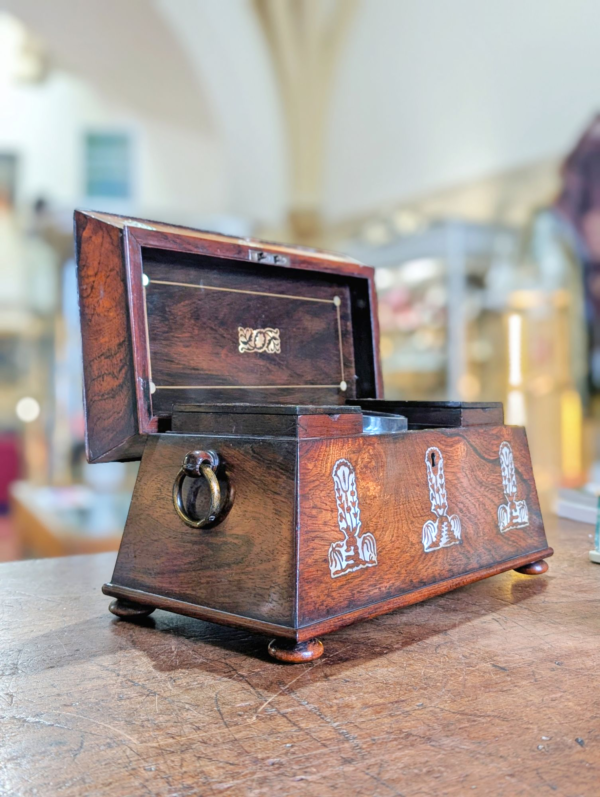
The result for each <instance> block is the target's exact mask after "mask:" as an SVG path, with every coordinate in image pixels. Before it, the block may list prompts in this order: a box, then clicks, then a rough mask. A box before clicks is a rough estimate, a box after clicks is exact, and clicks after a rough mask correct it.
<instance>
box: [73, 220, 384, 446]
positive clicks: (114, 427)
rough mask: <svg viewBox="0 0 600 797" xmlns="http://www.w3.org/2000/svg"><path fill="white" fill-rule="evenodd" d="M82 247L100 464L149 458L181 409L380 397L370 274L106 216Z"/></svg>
mask: <svg viewBox="0 0 600 797" xmlns="http://www.w3.org/2000/svg"><path fill="white" fill-rule="evenodd" d="M75 235H76V255H77V265H78V280H79V302H80V311H81V332H82V338H83V364H84V395H85V413H86V444H87V455H88V459H89V460H90V462H98V461H104V462H108V461H112V460H126V459H138V458H139V457H141V453H142V450H143V445H144V441H145V436H146V435H147V434H149V433H155V432H160V431H169V430H170V428H171V416H172V408H173V406H174V405H175V404H181V403H184V404H205V403H207V404H216V403H220V402H223V403H235V402H244V403H250V404H268V403H279V404H319V405H331V404H344V403H345V402H346V401H347V400H353V399H360V398H377V397H378V396H379V395H380V393H381V373H380V366H379V357H378V350H377V347H378V326H377V305H376V294H375V286H374V281H373V274H374V272H373V269H371V268H368V267H366V266H362V265H360V264H359V263H357V262H356V261H354V260H351V259H347V258H343V257H339V256H337V255H333V254H329V253H325V252H320V251H314V250H308V249H303V248H296V247H289V246H283V245H279V244H269V243H264V242H261V241H255V240H250V239H238V238H231V237H228V236H224V235H218V234H216V233H209V232H201V231H199V230H193V229H187V228H184V227H175V226H171V225H168V224H160V223H155V222H145V221H139V220H136V219H129V218H126V217H121V216H115V215H111V214H107V213H91V212H81V211H76V213H75Z"/></svg>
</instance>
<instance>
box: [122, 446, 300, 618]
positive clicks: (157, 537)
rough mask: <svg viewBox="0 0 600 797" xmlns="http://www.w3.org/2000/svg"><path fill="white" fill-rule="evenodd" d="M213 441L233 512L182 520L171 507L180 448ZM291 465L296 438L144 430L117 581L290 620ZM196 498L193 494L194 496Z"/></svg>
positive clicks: (292, 570)
mask: <svg viewBox="0 0 600 797" xmlns="http://www.w3.org/2000/svg"><path fill="white" fill-rule="evenodd" d="M199 441H204V442H203V443H202V444H200V443H199ZM215 442H218V448H217V451H218V454H219V456H220V457H221V458H222V461H223V462H224V463H225V469H226V472H225V474H224V477H225V478H224V482H225V483H224V486H223V489H225V488H226V487H227V484H228V485H229V489H230V491H231V496H230V498H231V500H232V506H231V511H230V512H229V513H228V514H227V515H226V517H225V518H224V520H223V521H222V522H221V523H219V524H218V525H217V526H215V527H213V528H210V527H207V528H203V529H193V528H189V527H188V526H186V525H185V524H184V523H183V522H182V521H181V520H180V519H179V517H178V516H177V515H176V513H175V510H174V508H173V499H172V487H173V482H174V481H175V477H176V476H177V473H178V472H179V469H180V468H181V465H182V461H183V457H184V456H185V454H186V453H187V452H189V451H194V450H195V449H197V448H199V447H204V446H205V447H206V448H207V449H213V450H214V449H215ZM295 466H296V443H295V442H294V441H293V440H288V441H280V440H262V439H257V440H254V439H252V438H249V439H246V440H245V441H244V442H240V441H239V440H237V439H234V438H232V439H231V440H227V439H226V438H221V439H219V440H217V441H214V440H212V439H211V438H210V437H197V436H192V435H190V436H186V435H171V434H165V435H154V436H152V437H150V438H149V439H148V442H147V444H146V449H145V451H144V456H143V459H142V463H141V465H140V470H139V474H138V479H137V482H136V485H135V489H134V492H133V498H132V503H131V509H130V511H129V516H128V518H127V525H126V528H125V532H124V534H123V541H122V543H121V548H120V551H119V559H118V562H117V566H116V568H115V572H114V578H113V581H114V583H115V584H117V585H119V586H123V587H129V588H132V589H137V590H145V591H148V592H152V593H156V594H158V595H166V596H168V597H170V598H174V599H175V600H180V601H184V602H189V603H193V604H199V605H201V606H208V607H210V608H212V609H217V610H220V611H223V612H229V613H232V614H234V615H244V616H245V617H250V618H254V619H256V620H262V621H266V622H269V623H276V624H284V625H293V624H294V616H295V565H294V559H295V551H294V546H295V540H294V503H295V502H294V492H295ZM196 481H197V482H198V487H199V489H200V490H204V491H206V492H207V491H208V488H207V486H206V482H205V480H204V479H202V480H196ZM203 498H204V496H203V495H200V496H199V501H198V503H199V504H201V501H202V499H203ZM115 595H117V593H115ZM117 596H118V597H120V596H119V595H117Z"/></svg>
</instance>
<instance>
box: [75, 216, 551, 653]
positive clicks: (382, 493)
mask: <svg viewBox="0 0 600 797" xmlns="http://www.w3.org/2000/svg"><path fill="white" fill-rule="evenodd" d="M75 222H76V240H77V261H78V275H79V291H80V306H81V321H82V336H83V358H84V370H85V407H86V424H87V454H88V458H89V460H90V462H107V461H112V460H132V459H133V460H135V459H141V465H140V470H139V475H138V479H137V483H136V487H135V491H134V494H133V499H132V504H131V509H130V512H129V517H128V519H127V525H126V528H125V532H124V535H123V541H122V544H121V548H120V551H119V556H118V559H117V564H116V567H115V571H114V574H113V577H112V580H111V582H110V583H108V584H106V585H105V586H104V588H103V589H104V592H105V593H106V594H107V595H111V596H113V597H114V598H116V600H115V601H113V603H112V604H111V610H112V611H113V612H114V613H115V614H117V615H119V616H121V617H138V616H143V615H145V614H149V613H150V612H151V611H153V610H154V609H155V608H160V609H167V610H169V611H174V612H179V613H181V614H186V615H191V616H193V617H198V618H202V619H205V620H209V621H213V622H218V623H223V624H227V625H232V626H238V627H242V628H247V629H250V630H253V631H256V632H259V633H264V634H268V635H270V636H272V637H274V640H273V642H272V643H271V644H270V646H269V650H270V652H271V654H272V655H274V656H275V657H276V658H279V659H281V660H285V661H306V660H309V659H311V658H315V657H316V656H318V655H320V653H321V651H322V649H323V648H322V644H321V642H320V641H319V640H318V638H317V637H318V636H320V635H323V634H325V633H327V632H330V631H334V630H335V629H337V628H340V627H341V626H344V625H347V624H349V623H352V622H355V621H357V620H360V619H363V618H368V617H373V616H375V615H377V614H381V613H383V612H388V611H391V610H393V609H396V608H398V607H401V606H406V605H408V604H411V603H415V602H416V601H420V600H423V599H425V598H428V597H431V596H433V595H437V594H440V593H442V592H446V591H448V590H450V589H453V588H454V587H457V586H460V585H463V584H467V583H469V582H471V581H475V580H477V579H481V578H485V577H487V576H490V575H494V574H495V573H499V572H502V571H504V570H509V569H512V568H514V569H519V570H520V571H521V572H524V573H528V574H538V573H542V572H545V570H546V569H547V565H546V564H545V562H544V561H543V559H544V557H547V556H550V555H551V554H552V550H551V549H550V548H548V544H547V541H546V537H545V533H544V526H543V522H542V517H541V513H540V507H539V502H538V498H537V494H536V489H535V483H534V479H533V474H532V470H531V462H530V457H529V451H528V446H527V439H526V436H525V432H524V430H523V429H521V428H517V427H509V426H504V425H503V413H502V406H501V405H500V404H485V405H484V404H462V403H458V402H429V403H428V402H424V403H415V402H390V401H384V400H382V399H381V393H382V389H381V373H380V363H379V359H378V327H377V306H376V295H375V289H374V282H373V270H372V269H371V268H368V267H365V266H362V265H360V264H358V263H356V262H355V261H352V260H349V259H346V258H341V257H337V256H334V255H331V254H326V253H322V252H315V251H312V250H311V251H309V250H306V249H300V248H290V247H286V246H280V245H275V244H266V243H261V242H258V241H250V240H239V239H233V238H228V237H226V236H222V235H216V234H213V233H206V232H200V231H196V230H190V229H184V228H179V227H172V226H168V225H165V224H158V223H154V222H141V221H137V220H133V219H126V218H121V217H118V216H112V215H107V214H102V213H80V212H77V213H76V214H75Z"/></svg>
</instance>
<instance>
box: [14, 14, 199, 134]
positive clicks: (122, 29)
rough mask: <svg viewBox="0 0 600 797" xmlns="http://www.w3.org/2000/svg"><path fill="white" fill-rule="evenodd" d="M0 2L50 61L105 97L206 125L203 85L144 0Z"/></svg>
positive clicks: (173, 119)
mask: <svg viewBox="0 0 600 797" xmlns="http://www.w3.org/2000/svg"><path fill="white" fill-rule="evenodd" d="M0 10H6V11H9V12H10V13H12V14H14V15H15V16H16V17H17V18H18V19H20V20H21V21H22V22H23V23H24V24H25V25H26V26H27V27H28V28H29V29H30V30H31V31H33V32H34V33H37V34H38V35H39V36H40V38H41V39H42V40H43V42H44V44H45V46H46V47H47V49H48V51H49V54H50V59H51V64H52V65H53V66H55V67H59V68H60V69H64V70H68V71H69V72H71V73H72V74H74V75H76V76H77V77H78V78H79V79H81V80H83V81H89V82H90V83H91V84H93V86H94V87H95V88H96V89H97V90H98V91H100V92H102V93H103V94H104V95H105V96H106V97H107V98H108V99H110V100H111V101H113V102H115V103H120V104H122V105H123V106H127V107H128V108H130V109H132V110H134V111H141V112H142V113H143V114H145V115H150V116H153V117H158V118H159V119H160V120H161V121H164V122H167V121H168V122H169V123H171V124H173V125H177V126H184V127H190V128H192V129H195V130H199V131H202V132H203V133H208V132H210V130H211V125H212V119H211V112H210V108H209V106H208V104H207V99H206V94H205V92H204V89H203V85H202V83H200V82H199V81H198V79H197V76H196V75H194V74H193V71H192V68H191V66H190V63H189V61H188V59H187V57H186V54H185V52H184V51H183V50H182V48H181V47H180V45H179V42H178V40H177V37H176V36H175V35H174V34H173V32H172V31H171V30H170V28H169V27H168V26H166V25H165V24H164V22H163V20H162V18H161V16H160V14H159V13H157V11H156V10H155V9H154V7H153V5H152V3H151V2H148V0H91V1H90V0H85V2H73V0H51V2H44V1H43V0H0Z"/></svg>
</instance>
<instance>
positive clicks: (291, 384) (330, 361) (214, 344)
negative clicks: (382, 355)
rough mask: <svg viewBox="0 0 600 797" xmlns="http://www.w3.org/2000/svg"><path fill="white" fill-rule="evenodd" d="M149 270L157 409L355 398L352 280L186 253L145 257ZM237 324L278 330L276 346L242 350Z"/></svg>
mask: <svg viewBox="0 0 600 797" xmlns="http://www.w3.org/2000/svg"><path fill="white" fill-rule="evenodd" d="M280 272H281V273H280ZM144 273H145V274H146V276H147V277H148V278H149V279H150V284H149V285H148V287H147V288H146V304H147V317H148V333H149V343H150V359H151V363H152V380H153V382H154V383H155V384H156V385H157V389H156V392H155V393H154V395H153V396H152V408H153V414H156V415H161V414H163V415H167V416H168V415H170V414H171V411H172V407H173V404H174V403H175V402H181V401H186V400H187V401H194V402H197V403H204V402H220V401H225V402H230V401H244V402H251V403H254V404H259V403H262V402H274V403H277V402H279V401H286V400H288V401H292V402H293V401H294V397H297V396H302V397H303V399H302V400H303V401H305V402H306V403H309V402H312V403H315V404H335V403H337V404H343V403H344V401H345V400H346V397H348V398H354V396H355V395H356V389H355V385H356V369H355V366H354V346H353V340H352V323H351V316H350V292H349V289H348V286H347V285H341V284H338V283H336V282H334V281H332V280H331V279H327V275H321V274H318V273H312V274H307V272H302V271H298V270H293V269H273V268H272V267H271V268H269V267H266V266H265V267H263V268H260V267H259V266H253V267H252V268H251V269H250V268H248V265H247V264H243V265H237V264H235V263H233V264H231V263H230V264H227V268H225V267H224V264H223V260H222V259H221V260H219V259H218V258H208V257H204V258H198V257H193V256H191V255H184V254H177V256H176V257H175V258H173V256H171V257H170V258H168V259H166V258H165V257H164V255H163V256H162V257H159V254H158V253H153V254H152V255H148V256H147V257H146V258H144ZM165 282H177V283H179V284H178V285H172V284H171V285H167V284H164V283H165ZM184 285H185V286H189V287H183V286H184ZM244 291H247V292H244ZM336 297H337V300H338V301H339V302H340V306H339V322H338V308H337V307H336V305H335V304H334V302H333V300H334V298H336ZM240 327H242V328H250V329H274V330H277V333H278V342H279V350H278V351H277V352H269V351H252V352H240V349H239V333H238V329H239V328H240ZM340 346H341V348H340ZM342 362H343V369H342ZM342 381H344V382H345V383H346V384H347V389H346V390H345V391H343V390H340V388H339V385H340V383H341V382H342ZM313 385H314V386H316V387H312V386H313ZM178 386H179V388H178V389H176V388H177V387H178ZM194 386H196V387H194ZM220 386H222V387H223V388H224V389H221V390H219V387H220ZM277 386H281V387H280V389H275V388H276V387H277ZM290 397H291V398H290ZM298 400H299V399H298Z"/></svg>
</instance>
